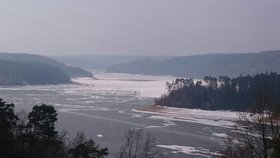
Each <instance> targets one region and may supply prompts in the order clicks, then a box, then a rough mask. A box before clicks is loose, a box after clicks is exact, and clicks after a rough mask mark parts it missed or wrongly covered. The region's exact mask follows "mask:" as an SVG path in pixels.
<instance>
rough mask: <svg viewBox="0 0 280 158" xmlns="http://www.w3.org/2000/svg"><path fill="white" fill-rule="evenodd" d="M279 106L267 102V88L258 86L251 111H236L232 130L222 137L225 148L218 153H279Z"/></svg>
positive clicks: (243, 156)
mask: <svg viewBox="0 0 280 158" xmlns="http://www.w3.org/2000/svg"><path fill="white" fill-rule="evenodd" d="M279 109H280V107H279V105H277V104H276V105H275V104H273V103H271V102H270V100H269V95H268V94H267V91H265V89H262V90H260V91H259V94H257V98H256V105H255V106H254V107H253V108H252V109H251V112H249V113H241V114H240V116H239V120H238V121H237V124H236V126H235V130H234V132H233V133H232V134H231V136H230V137H229V138H228V140H227V141H226V148H225V149H224V150H223V151H222V152H221V153H222V156H220V157H227V158H247V157H250V158H269V157H279V156H280V110H279Z"/></svg>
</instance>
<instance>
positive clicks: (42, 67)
mask: <svg viewBox="0 0 280 158" xmlns="http://www.w3.org/2000/svg"><path fill="white" fill-rule="evenodd" d="M0 64H1V67H0V85H5V86H7V85H45V84H62V83H71V81H70V77H69V76H68V75H67V74H66V73H65V72H63V71H62V70H60V69H58V68H55V67H52V66H49V65H46V64H42V63H38V62H21V61H18V62H16V61H8V60H0Z"/></svg>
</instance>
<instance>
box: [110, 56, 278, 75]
mask: <svg viewBox="0 0 280 158" xmlns="http://www.w3.org/2000/svg"><path fill="white" fill-rule="evenodd" d="M279 63H280V51H279V50H278V51H265V52H260V53H244V54H229V53H227V54H204V55H191V56H179V57H166V58H158V57H150V58H142V59H138V60H135V61H132V62H126V63H119V64H115V65H112V66H111V67H108V68H107V69H106V71H107V72H113V73H132V74H146V75H172V76H176V77H185V76H188V77H192V78H202V77H204V76H208V75H213V76H221V75H226V76H229V77H237V76H239V75H240V74H242V75H247V74H249V75H255V74H257V73H261V72H266V71H268V72H270V71H272V72H278V73H280V67H279ZM139 65H141V66H139Z"/></svg>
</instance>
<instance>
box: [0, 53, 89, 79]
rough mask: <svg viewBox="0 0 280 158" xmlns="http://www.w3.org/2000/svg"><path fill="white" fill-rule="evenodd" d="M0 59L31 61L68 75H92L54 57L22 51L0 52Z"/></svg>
mask: <svg viewBox="0 0 280 158" xmlns="http://www.w3.org/2000/svg"><path fill="white" fill-rule="evenodd" d="M0 60H6V61H14V62H29V63H30V62H31V63H34V62H36V63H41V64H45V65H49V66H51V67H54V68H58V69H60V70H62V71H63V72H64V73H65V74H67V75H69V76H70V77H93V75H92V73H91V72H89V71H86V70H84V69H82V68H79V67H73V66H68V65H65V64H63V63H61V62H58V61H56V60H54V59H51V58H47V57H44V56H40V55H33V54H24V53H0Z"/></svg>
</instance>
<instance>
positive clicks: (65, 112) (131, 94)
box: [0, 71, 236, 158]
mask: <svg viewBox="0 0 280 158" xmlns="http://www.w3.org/2000/svg"><path fill="white" fill-rule="evenodd" d="M93 73H94V74H95V77H96V78H97V79H91V78H76V79H73V81H74V82H76V83H79V84H74V85H58V86H57V85H49V86H23V87H6V88H0V98H3V99H4V100H5V101H7V102H12V103H15V105H16V110H17V111H20V110H21V109H24V110H25V111H29V110H31V108H32V106H33V105H36V104H42V103H46V104H52V105H54V106H55V108H56V109H57V110H58V113H59V115H58V116H59V121H58V124H57V126H58V128H59V129H60V130H63V129H64V130H66V131H68V132H69V134H70V136H73V135H74V134H75V133H76V132H77V131H80V130H83V131H84V132H85V133H86V135H87V136H89V137H91V138H93V139H94V140H96V141H97V142H98V143H100V144H101V146H107V147H108V148H109V151H110V157H115V156H116V154H117V152H118V150H119V147H120V144H122V143H123V140H124V139H123V138H124V133H125V131H127V130H128V129H130V128H144V129H145V130H146V131H148V132H151V133H152V134H153V135H154V136H155V138H156V141H157V143H158V148H159V149H160V150H162V152H163V153H165V154H166V155H168V156H169V157H174V158H181V157H190V158H192V157H210V155H211V153H213V152H215V151H216V149H218V148H220V147H221V145H223V139H224V138H225V137H226V133H227V132H228V131H229V130H231V128H232V126H233V120H234V119H235V118H236V114H235V113H233V112H226V111H215V112H213V111H204V110H191V109H178V108H163V110H162V111H154V112H148V111H139V110H136V109H138V108H141V107H144V106H148V105H152V104H153V100H154V98H155V97H159V96H160V95H161V94H163V93H165V83H166V81H171V80H172V79H174V77H170V76H142V75H130V74H112V73H104V72H101V71H93Z"/></svg>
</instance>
